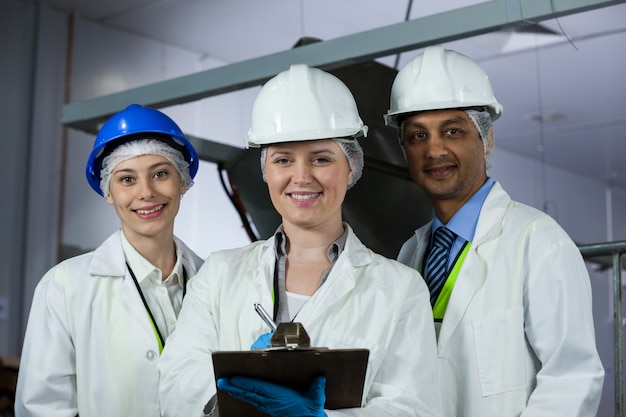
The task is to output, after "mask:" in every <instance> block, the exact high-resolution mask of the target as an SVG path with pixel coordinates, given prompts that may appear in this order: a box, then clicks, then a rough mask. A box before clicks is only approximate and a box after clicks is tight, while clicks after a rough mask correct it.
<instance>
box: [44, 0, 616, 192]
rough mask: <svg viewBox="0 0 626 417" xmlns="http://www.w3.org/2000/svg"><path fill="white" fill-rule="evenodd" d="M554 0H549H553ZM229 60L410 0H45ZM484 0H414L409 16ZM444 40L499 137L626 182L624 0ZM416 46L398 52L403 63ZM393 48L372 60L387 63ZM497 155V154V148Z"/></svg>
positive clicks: (395, 11)
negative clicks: (492, 105) (478, 85)
mask: <svg viewBox="0 0 626 417" xmlns="http://www.w3.org/2000/svg"><path fill="white" fill-rule="evenodd" d="M551 1H552V0H551ZM41 2H42V3H45V4H47V5H49V6H51V7H54V8H57V9H60V10H64V11H73V12H75V13H76V14H77V15H79V16H81V17H82V18H84V19H89V20H93V21H97V22H99V23H101V24H103V25H106V26H110V27H114V28H117V29H121V30H125V31H128V32H133V33H137V34H140V35H142V36H146V37H149V38H152V39H156V40H159V41H161V42H165V43H168V44H171V45H175V46H178V47H182V48H185V49H188V50H191V51H195V52H199V53H202V54H207V55H208V56H212V57H215V58H216V59H219V60H221V61H224V62H225V63H235V62H240V61H244V60H247V59H250V58H256V57H259V56H263V55H267V54H271V53H275V52H280V51H284V50H287V49H290V48H291V47H292V46H293V45H294V44H295V43H296V41H297V40H298V39H299V38H301V37H303V36H310V37H316V38H320V39H322V40H329V39H334V38H338V37H342V36H346V35H350V34H353V33H357V32H363V31H366V30H369V29H374V28H379V27H383V26H388V25H391V24H394V23H399V22H402V21H404V20H405V17H406V14H407V9H408V8H409V5H410V3H411V2H410V0H385V1H380V0H262V1H261V0H256V1H253V0H247V1H246V0H107V1H101V0H41ZM477 3H481V1H475V0H439V1H436V2H435V1H429V2H426V1H415V2H412V3H411V5H410V9H411V10H410V14H409V19H415V18H420V17H424V16H429V15H432V14H436V13H441V12H445V11H449V10H452V9H457V8H460V7H465V6H469V5H473V4H477ZM539 23H540V25H541V28H542V29H547V30H550V31H552V32H554V34H537V33H526V32H523V31H518V32H511V31H507V32H495V33H490V34H487V35H481V36H477V37H473V38H468V39H464V40H460V41H455V42H451V43H448V44H446V47H448V48H451V49H456V50H458V51H459V52H462V53H465V54H467V55H469V56H471V57H472V58H474V59H476V60H477V61H479V62H480V63H481V65H482V66H483V67H484V68H485V70H486V71H487V73H488V74H489V76H490V78H491V80H492V83H493V86H494V90H495V93H496V97H497V98H498V100H499V101H500V102H501V103H502V104H503V105H504V115H503V117H502V118H500V119H499V120H498V122H497V123H496V141H497V146H498V147H501V148H506V149H508V150H511V151H514V152H517V153H520V154H523V155H525V156H529V157H532V158H537V159H539V160H543V161H546V162H548V163H550V164H553V165H556V166H559V167H562V168H565V169H568V170H570V171H574V172H578V173H580V174H582V175H584V176H587V177H591V178H594V179H597V180H601V181H604V182H608V183H610V184H612V185H616V186H619V187H622V188H625V189H626V163H624V157H625V156H626V3H622V4H618V5H615V6H610V7H604V8H600V9H596V10H592V11H589V12H585V13H580V14H577V15H571V16H564V17H561V18H559V19H558V20H556V19H555V20H549V21H544V22H539ZM419 52H420V51H411V52H406V53H403V54H401V56H400V57H399V60H398V64H399V66H402V65H403V64H405V63H406V62H407V61H408V60H409V59H410V58H412V57H413V56H414V55H415V54H417V53H419ZM396 58H397V57H396V56H390V57H385V58H382V59H379V60H378V61H379V62H381V63H384V64H387V65H389V66H394V65H395V64H396ZM496 163H497V160H496Z"/></svg>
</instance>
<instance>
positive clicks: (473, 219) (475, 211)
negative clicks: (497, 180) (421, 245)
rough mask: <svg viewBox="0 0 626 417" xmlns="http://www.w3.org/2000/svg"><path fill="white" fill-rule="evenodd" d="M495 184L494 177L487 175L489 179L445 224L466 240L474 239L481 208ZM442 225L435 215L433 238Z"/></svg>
mask: <svg viewBox="0 0 626 417" xmlns="http://www.w3.org/2000/svg"><path fill="white" fill-rule="evenodd" d="M493 184H494V181H493V179H491V177H487V181H485V183H484V184H483V185H482V186H481V187H480V188H479V189H478V191H476V192H475V193H474V195H472V196H471V197H470V199H469V200H467V202H466V203H465V204H463V206H461V208H460V209H459V211H457V212H456V213H454V216H452V218H451V219H450V221H449V222H448V224H446V225H445V226H446V227H447V228H448V229H450V230H452V231H453V232H454V233H456V234H457V235H458V236H460V237H462V238H463V239H465V240H466V241H468V242H471V241H472V240H473V239H474V233H476V224H477V223H478V217H479V216H480V209H481V208H482V206H483V203H484V202H485V199H486V198H487V195H488V194H489V191H491V187H493ZM440 226H444V224H443V223H442V222H441V220H439V219H438V218H437V216H436V215H434V216H433V226H432V230H431V239H432V235H433V234H434V233H435V230H437V228H439V227H440Z"/></svg>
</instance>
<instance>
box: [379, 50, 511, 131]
mask: <svg viewBox="0 0 626 417" xmlns="http://www.w3.org/2000/svg"><path fill="white" fill-rule="evenodd" d="M465 107H485V109H486V110H487V111H489V113H490V114H491V118H492V120H493V121H495V120H496V119H497V118H498V117H500V115H501V114H502V105H501V104H500V103H498V101H497V100H496V98H495V96H494V95H493V90H492V88H491V83H490V82H489V78H488V77H487V74H486V73H485V71H484V70H483V69H482V68H481V67H480V66H479V65H478V64H477V63H476V62H474V61H473V60H472V59H470V58H468V57H467V56H465V55H463V54H460V53H458V52H455V51H451V50H447V49H444V48H443V47H442V46H441V45H437V46H429V47H427V48H426V49H425V50H424V53H423V54H420V55H418V56H416V57H415V58H413V59H412V60H411V61H410V62H409V63H408V64H406V65H405V66H404V67H403V68H402V69H401V70H400V71H399V72H398V75H396V78H395V80H394V82H393V86H392V87H391V100H390V104H389V110H388V111H387V114H385V115H384V118H385V123H386V124H387V125H391V126H395V127H397V126H398V123H397V118H398V116H400V115H402V114H405V113H414V112H419V111H425V110H438V109H455V108H465Z"/></svg>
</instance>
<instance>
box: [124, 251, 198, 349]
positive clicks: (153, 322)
mask: <svg viewBox="0 0 626 417" xmlns="http://www.w3.org/2000/svg"><path fill="white" fill-rule="evenodd" d="M126 267H127V268H128V272H129V273H130V276H131V278H132V279H133V282H134V283H135V287H136V288H137V292H138V293H139V296H140V297H141V301H142V302H143V306H144V307H145V309H146V312H147V313H148V318H149V319H150V324H151V325H152V330H153V331H154V334H155V335H156V337H157V343H158V344H159V353H161V352H163V347H164V346H165V339H164V338H163V335H162V334H161V331H160V330H159V326H157V323H156V320H154V315H153V314H152V311H151V310H150V307H148V302H147V301H146V297H145V296H144V295H143V291H141V287H140V286H139V281H137V277H136V276H135V273H134V272H133V270H132V268H131V267H130V265H128V262H126ZM186 293H187V271H185V267H184V266H183V298H185V294H186Z"/></svg>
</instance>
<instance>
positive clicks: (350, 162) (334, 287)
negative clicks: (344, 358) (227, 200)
mask: <svg viewBox="0 0 626 417" xmlns="http://www.w3.org/2000/svg"><path fill="white" fill-rule="evenodd" d="M366 133H367V127H366V126H364V124H363V122H362V121H361V118H360V117H359V113H358V111H357V107H356V103H355V101H354V98H353V97H352V94H351V93H350V91H349V90H348V88H347V87H346V86H345V85H344V84H343V83H342V82H341V81H340V80H339V79H338V78H336V77H335V76H333V75H331V74H328V73H326V72H324V71H322V70H319V69H316V68H309V67H308V66H306V65H293V66H292V67H291V68H290V69H289V70H288V71H285V72H282V73H280V74H278V75H277V76H276V77H274V78H273V79H271V80H270V81H268V82H267V84H266V85H265V86H264V87H263V88H262V89H261V91H260V92H259V95H258V96H257V98H256V100H255V102H254V105H253V110H252V124H251V128H250V132H249V134H248V138H247V145H248V146H249V147H261V148H262V151H261V161H260V162H261V169H262V172H263V178H264V179H265V181H266V182H267V186H268V190H269V194H270V197H271V200H272V203H273V205H274V208H275V209H276V211H278V213H279V214H280V215H281V217H282V224H281V225H280V226H279V227H278V229H277V230H276V231H275V233H274V235H273V236H272V237H270V238H269V239H267V240H265V241H257V242H255V243H252V244H251V245H248V246H246V247H243V248H239V249H234V250H228V251H218V252H214V253H213V254H211V255H210V256H209V258H207V260H206V262H205V263H204V265H203V267H202V268H201V269H200V271H198V274H197V275H196V276H195V277H194V279H193V280H192V281H191V282H190V285H189V294H188V296H187V298H186V299H185V305H184V306H183V308H182V310H181V315H180V319H179V322H178V326H177V329H176V331H175V332H174V333H173V334H172V337H171V338H170V339H169V340H168V345H167V346H166V348H165V349H164V351H163V356H162V357H161V360H160V361H159V369H160V371H161V384H160V395H161V407H162V415H163V416H179V415H190V416H192V415H200V414H201V413H202V411H203V409H204V408H205V404H207V402H208V404H209V405H211V406H212V405H214V404H215V402H214V401H209V400H210V399H211V398H212V397H213V396H214V395H215V394H216V392H217V389H216V384H215V381H214V378H213V374H214V372H213V363H212V352H214V351H218V350H244V349H245V350H247V349H250V347H251V346H253V347H254V348H259V347H260V348H263V347H267V341H268V340H269V337H268V335H267V334H266V333H265V332H266V329H265V326H266V324H265V322H264V321H262V320H259V318H258V317H257V315H256V310H255V308H254V307H255V306H257V305H259V304H260V305H261V306H264V307H265V309H266V310H267V311H271V312H272V313H273V314H272V317H271V318H272V320H273V321H274V322H276V323H278V324H280V323H286V322H291V321H294V320H297V321H298V322H299V323H301V324H302V325H303V327H304V328H305V329H306V331H307V333H308V335H309V337H310V339H311V345H312V346H326V347H328V348H330V349H341V348H366V349H369V352H370V353H369V362H368V365H367V377H366V381H365V384H364V386H363V399H364V400H363V402H362V403H361V404H360V407H356V408H355V409H346V410H344V411H345V414H346V415H356V414H358V413H360V411H359V410H358V409H359V408H361V407H362V408H366V409H368V411H367V412H366V413H367V414H370V415H403V416H407V417H409V416H413V417H417V416H418V415H419V416H433V417H435V416H440V415H441V409H440V407H441V403H440V397H439V392H438V391H437V389H436V388H435V386H436V368H435V366H434V363H435V362H436V355H435V350H436V347H435V333H434V328H433V325H432V312H431V311H430V304H429V296H428V289H427V288H426V285H425V284H424V281H423V280H422V279H421V277H420V276H419V273H418V272H417V271H415V270H413V269H411V268H408V267H406V266H404V265H402V264H400V263H399V262H396V261H393V260H391V259H387V258H384V257H383V256H381V255H379V254H377V253H374V252H373V251H371V250H370V249H368V248H367V247H366V246H365V245H364V244H363V243H361V241H360V240H359V238H358V237H357V236H356V234H355V233H354V231H353V230H352V228H351V227H350V226H349V225H348V223H346V222H344V221H343V220H342V219H343V218H342V212H341V209H342V205H343V202H344V198H345V195H346V192H347V191H348V189H349V188H350V187H351V186H352V185H354V184H355V183H356V182H357V181H358V180H359V178H360V176H361V172H362V170H363V164H364V158H363V150H362V149H361V146H360V144H359V142H358V140H357V138H360V137H364V136H365V134H366ZM408 352H415V353H412V354H410V355H408V354H407V353H408ZM269 377H270V376H269V375H268V379H269ZM217 385H218V386H219V388H220V389H221V390H222V391H224V392H226V393H228V394H230V395H231V396H233V397H234V398H236V399H239V400H243V401H247V402H249V403H250V404H251V405H252V406H254V407H256V408H257V409H259V410H262V411H264V412H266V413H268V414H269V415H271V416H272V417H290V416H311V417H313V416H319V417H322V416H325V415H327V414H328V415H330V414H331V413H330V412H329V413H326V411H325V408H326V405H327V404H326V397H325V394H324V393H325V390H326V389H328V387H329V386H330V385H326V382H325V379H323V378H322V379H321V380H320V379H314V380H313V381H311V383H310V389H309V390H308V391H306V390H305V391H306V392H302V391H299V390H294V389H293V387H286V386H280V385H276V384H273V383H271V382H269V381H267V380H264V379H247V378H221V379H219V380H218V381H217ZM258 393H262V395H260V397H261V399H258V398H259V396H257V395H256V394H258ZM217 405H218V406H219V404H217ZM213 411H215V409H214V410H213Z"/></svg>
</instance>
